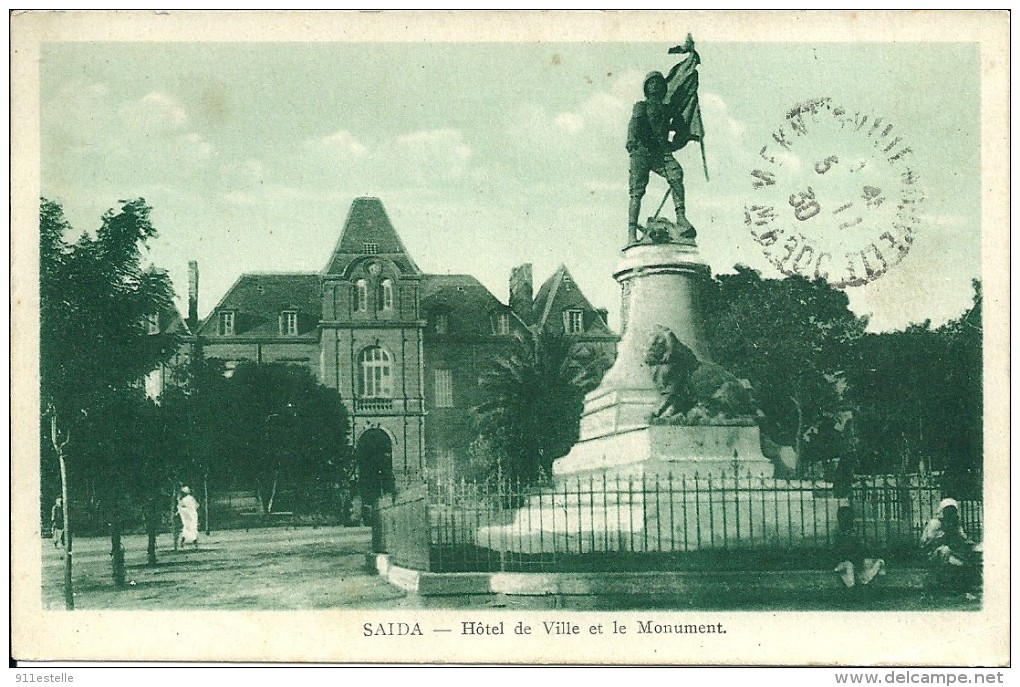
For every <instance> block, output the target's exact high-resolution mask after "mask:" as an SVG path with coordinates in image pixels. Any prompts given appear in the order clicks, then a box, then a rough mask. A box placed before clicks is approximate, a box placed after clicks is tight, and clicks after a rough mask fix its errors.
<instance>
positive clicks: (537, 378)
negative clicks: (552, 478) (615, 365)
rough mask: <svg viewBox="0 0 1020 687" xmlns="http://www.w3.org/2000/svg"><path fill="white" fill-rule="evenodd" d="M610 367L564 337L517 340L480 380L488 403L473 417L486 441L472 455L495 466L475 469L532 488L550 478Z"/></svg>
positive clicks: (544, 334)
mask: <svg viewBox="0 0 1020 687" xmlns="http://www.w3.org/2000/svg"><path fill="white" fill-rule="evenodd" d="M606 367H607V361H606V360H604V359H603V358H602V356H600V354H599V353H598V352H597V351H596V350H595V349H591V348H588V347H582V346H577V345H574V344H572V343H571V342H570V340H569V339H567V338H566V337H564V336H562V335H557V334H553V333H549V332H539V333H537V334H535V335H534V337H531V336H518V337H517V338H516V339H515V342H514V346H513V349H512V351H511V352H510V353H509V354H508V355H507V356H505V357H502V358H497V359H496V360H494V361H493V364H492V367H491V369H490V370H488V371H487V372H486V373H485V374H484V375H483V376H482V379H481V386H482V390H483V392H484V393H485V396H486V399H485V401H483V402H482V403H481V404H480V405H479V406H478V407H476V408H475V410H474V414H475V419H476V421H477V425H478V429H479V436H480V437H481V438H482V441H481V442H477V443H476V445H475V446H474V450H473V451H472V453H473V455H474V459H473V462H474V463H478V462H479V458H480V457H481V455H482V454H483V453H485V454H488V456H489V461H490V465H488V466H484V461H483V465H482V466H478V465H476V466H475V469H476V470H479V469H482V470H485V469H488V470H489V471H490V474H492V472H496V473H498V474H501V475H502V476H503V477H504V478H505V479H507V480H513V481H516V480H520V481H521V482H523V483H529V484H530V483H533V482H536V481H538V480H540V479H541V478H542V476H543V475H548V474H549V473H550V471H551V469H552V463H553V460H555V459H556V458H559V457H560V456H563V455H566V453H567V452H568V451H569V450H570V447H571V446H573V445H574V443H575V442H576V441H577V438H578V424H579V420H580V417H581V410H582V409H583V406H584V395H585V394H586V393H587V392H589V391H591V390H592V389H594V388H595V386H596V385H597V384H598V382H599V380H600V379H601V378H602V375H603V373H604V372H605V370H606Z"/></svg>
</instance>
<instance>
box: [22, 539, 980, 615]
mask: <svg viewBox="0 0 1020 687" xmlns="http://www.w3.org/2000/svg"><path fill="white" fill-rule="evenodd" d="M158 544H159V546H158V550H157V556H158V563H157V564H156V565H155V566H149V565H147V563H146V557H145V545H146V539H145V536H144V535H130V536H127V537H125V538H124V550H125V557H126V562H127V579H128V581H129V584H128V587H127V588H126V589H121V590H118V589H115V588H114V586H113V583H112V579H111V570H110V540H109V538H101V537H79V538H77V539H75V541H74V551H75V554H74V559H75V561H74V562H75V565H74V588H75V606H76V608H79V609H158V610H168V609H222V610H314V609H324V608H366V609H373V608H507V609H546V608H562V609H572V610H623V609H635V608H653V607H659V608H698V609H705V610H713V609H714V610H748V611H754V610H760V611H774V610H806V609H811V610H834V611H836V610H930V609H933V608H938V609H953V610H977V609H978V608H979V607H980V602H979V601H978V600H968V599H966V598H965V597H963V596H961V595H955V596H949V597H946V596H939V597H933V596H931V595H929V594H927V593H925V592H924V591H922V590H917V589H898V588H890V587H887V588H884V589H883V588H881V587H880V586H879V587H876V588H875V589H869V590H866V591H867V594H865V595H860V594H855V595H851V594H847V593H845V592H846V590H843V589H841V588H840V587H839V585H838V580H836V579H835V574H834V573H833V574H831V575H830V574H829V571H820V572H819V575H818V583H817V585H816V586H814V587H813V588H805V589H804V590H802V591H798V592H797V593H784V594H783V595H781V597H779V598H777V595H774V594H772V595H768V594H766V595H763V594H761V593H760V592H748V593H747V594H745V595H741V594H734V595H731V596H730V598H726V599H720V598H690V597H685V598H682V599H681V598H677V599H663V598H661V597H655V598H641V597H614V598H595V597H587V596H582V597H569V596H555V597H520V596H513V597H511V596H492V595H489V596H456V597H419V596H417V595H414V594H407V593H405V592H403V591H401V590H400V589H397V588H396V587H393V586H391V585H389V584H388V583H387V582H385V581H384V580H382V579H381V578H379V577H378V576H376V575H374V574H373V573H372V572H370V571H369V570H368V568H367V567H366V554H367V553H368V552H369V551H370V550H371V532H370V531H369V530H368V529H367V528H361V527H353V528H344V527H318V528H312V527H299V528H294V529H285V528H261V529H251V530H248V531H245V530H232V531H224V532H213V533H212V534H210V535H208V536H205V535H203V536H202V537H201V538H200V540H199V546H198V547H197V548H190V547H189V548H187V549H186V550H181V551H174V550H173V544H172V540H171V539H170V535H168V534H164V535H160V538H159V540H158ZM62 553H63V552H62V551H61V550H59V549H56V548H54V546H53V544H52V542H50V541H49V540H48V539H43V540H42V557H43V561H42V562H43V570H42V572H43V590H42V595H43V599H42V601H43V606H44V608H50V609H61V608H63V607H64V599H63V556H62Z"/></svg>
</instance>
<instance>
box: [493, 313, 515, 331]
mask: <svg viewBox="0 0 1020 687" xmlns="http://www.w3.org/2000/svg"><path fill="white" fill-rule="evenodd" d="M491 319H492V333H493V334H495V335H496V336H506V335H507V334H509V333H510V315H509V314H508V313H505V312H500V313H495V314H493V315H492V318H491Z"/></svg>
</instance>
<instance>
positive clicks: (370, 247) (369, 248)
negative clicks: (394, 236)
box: [363, 241, 379, 255]
mask: <svg viewBox="0 0 1020 687" xmlns="http://www.w3.org/2000/svg"><path fill="white" fill-rule="evenodd" d="M363 247H364V250H365V252H366V253H368V254H369V255H374V254H375V253H378V252H379V244H378V243H376V242H374V241H365V243H364V246H363Z"/></svg>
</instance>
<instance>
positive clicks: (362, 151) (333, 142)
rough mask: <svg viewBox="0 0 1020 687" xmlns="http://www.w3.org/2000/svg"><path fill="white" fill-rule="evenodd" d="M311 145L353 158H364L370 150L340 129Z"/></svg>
mask: <svg viewBox="0 0 1020 687" xmlns="http://www.w3.org/2000/svg"><path fill="white" fill-rule="evenodd" d="M310 143H312V144H313V145H317V146H318V145H321V146H324V147H325V148H326V149H327V150H329V151H330V152H333V153H338V154H340V155H345V156H350V157H353V158H363V157H365V156H366V155H367V154H368V148H367V147H365V145H364V144H363V143H361V142H360V141H359V140H358V139H357V137H356V136H355V135H354V134H353V133H351V132H350V131H348V130H346V129H340V130H339V131H335V132H333V133H331V134H329V135H328V136H324V137H322V138H320V139H317V140H315V141H311V142H310Z"/></svg>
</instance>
